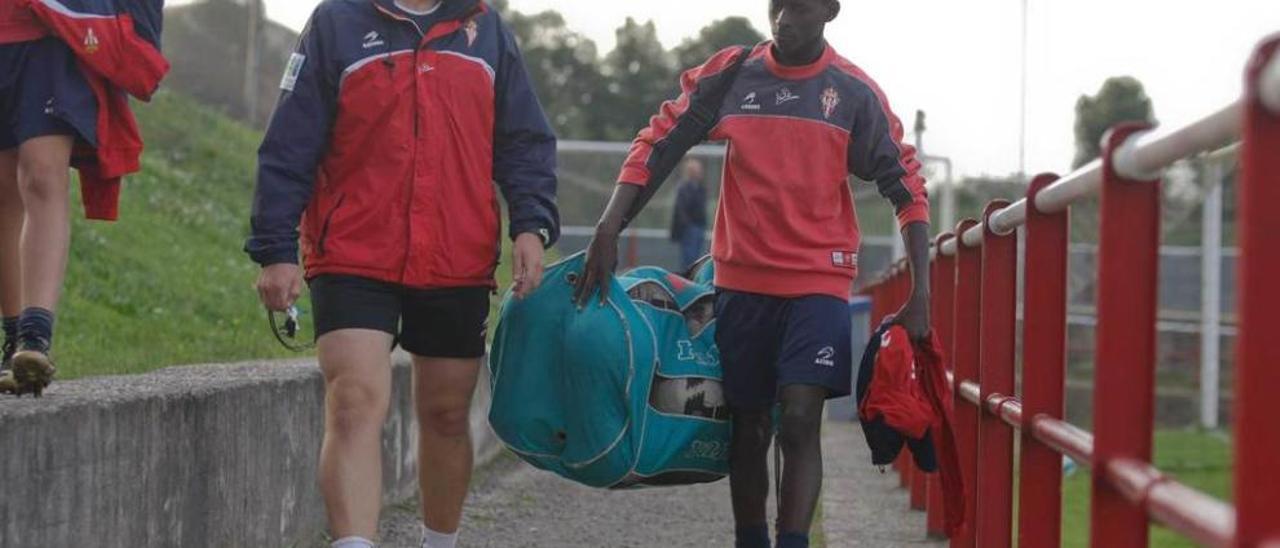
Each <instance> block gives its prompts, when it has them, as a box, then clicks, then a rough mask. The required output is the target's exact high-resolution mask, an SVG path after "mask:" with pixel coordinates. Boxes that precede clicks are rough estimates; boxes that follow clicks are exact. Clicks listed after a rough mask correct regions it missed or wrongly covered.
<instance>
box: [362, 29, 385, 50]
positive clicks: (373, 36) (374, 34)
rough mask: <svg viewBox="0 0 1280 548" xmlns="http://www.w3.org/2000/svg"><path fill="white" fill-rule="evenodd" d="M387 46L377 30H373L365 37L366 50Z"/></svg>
mask: <svg viewBox="0 0 1280 548" xmlns="http://www.w3.org/2000/svg"><path fill="white" fill-rule="evenodd" d="M385 45H387V43H386V42H384V41H383V40H382V36H379V35H378V31H376V30H371V31H369V34H366V35H364V49H370V48H376V47H378V46H385Z"/></svg>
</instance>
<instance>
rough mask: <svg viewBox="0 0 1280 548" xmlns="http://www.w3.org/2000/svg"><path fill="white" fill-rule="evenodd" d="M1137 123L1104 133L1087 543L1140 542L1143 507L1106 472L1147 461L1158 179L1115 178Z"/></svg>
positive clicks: (1144, 539)
mask: <svg viewBox="0 0 1280 548" xmlns="http://www.w3.org/2000/svg"><path fill="white" fill-rule="evenodd" d="M1148 128H1149V126H1146V125H1141V124H1119V125H1117V126H1115V127H1114V128H1112V130H1111V131H1110V132H1109V133H1108V134H1107V136H1106V137H1105V138H1104V140H1105V147H1104V156H1105V159H1104V161H1103V164H1104V165H1103V175H1102V207H1101V217H1102V219H1101V230H1100V231H1099V238H1098V239H1099V246H1098V252H1099V260H1098V293H1097V300H1098V303H1097V308H1098V326H1097V336H1096V337H1097V339H1096V340H1097V343H1096V346H1095V354H1094V392H1093V410H1094V411H1093V417H1094V421H1093V426H1094V442H1095V447H1094V466H1093V470H1092V473H1093V504H1092V507H1091V511H1092V519H1091V520H1090V524H1091V529H1090V533H1091V543H1090V544H1091V545H1092V546H1146V545H1147V537H1148V527H1149V526H1148V520H1147V514H1146V511H1145V510H1144V509H1143V508H1141V507H1139V506H1138V505H1136V504H1133V503H1131V502H1130V501H1128V500H1126V499H1125V497H1124V495H1123V493H1122V492H1121V491H1120V490H1119V489H1117V488H1116V486H1115V482H1114V481H1113V478H1112V477H1111V470H1110V464H1111V462H1112V461H1115V460H1117V459H1127V460H1132V461H1139V462H1144V463H1148V462H1151V446H1152V430H1153V420H1154V416H1153V415H1154V408H1153V405H1154V395H1155V394H1154V393H1155V389H1154V376H1155V359H1156V306H1157V302H1156V288H1157V284H1158V282H1159V280H1158V275H1159V249H1160V183H1159V181H1158V180H1153V181H1136V180H1132V179H1126V178H1123V177H1122V176H1121V175H1120V174H1119V173H1117V171H1116V168H1115V159H1116V157H1117V154H1116V153H1117V151H1118V150H1119V149H1121V147H1122V146H1124V144H1125V142H1126V141H1127V140H1128V139H1129V138H1130V137H1131V136H1133V135H1134V134H1136V133H1139V132H1141V131H1144V130H1146V129H1148Z"/></svg>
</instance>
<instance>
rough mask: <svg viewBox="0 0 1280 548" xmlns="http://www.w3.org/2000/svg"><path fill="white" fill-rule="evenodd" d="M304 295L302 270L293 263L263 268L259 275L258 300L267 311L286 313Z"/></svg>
mask: <svg viewBox="0 0 1280 548" xmlns="http://www.w3.org/2000/svg"><path fill="white" fill-rule="evenodd" d="M301 294H302V269H301V268H299V267H298V265H296V264H293V263H279V264H273V265H270V266H266V267H263V268H262V273H261V274H259V275H258V299H259V300H261V301H262V304H263V305H265V306H266V307H267V310H272V311H275V312H284V311H285V310H288V309H289V307H290V306H293V303H294V302H295V301H297V300H298V296H299V295H301Z"/></svg>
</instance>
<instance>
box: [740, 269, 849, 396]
mask: <svg viewBox="0 0 1280 548" xmlns="http://www.w3.org/2000/svg"><path fill="white" fill-rule="evenodd" d="M849 314H850V313H849V304H848V303H847V302H845V301H843V300H841V299H837V298H835V297H832V296H828V295H810V296H805V297H796V298H782V297H770V296H767V295H757V294H753V293H743V292H739V291H730V290H725V289H720V290H718V291H717V294H716V346H718V347H719V348H720V361H721V364H722V365H723V367H724V392H725V399H726V400H727V402H728V404H729V406H730V407H731V408H736V409H760V408H763V407H769V406H771V405H773V403H774V402H775V401H776V400H777V395H778V390H779V389H781V388H782V387H784V386H789V385H795V384H801V385H813V386H821V387H824V388H826V389H827V397H829V398H838V397H841V396H847V395H849V393H850V392H851V391H852V390H851V389H852V381H853V358H852V349H851V348H850V347H851V345H852V342H851V340H850V336H851V335H850V334H851V331H850V329H852V326H851V322H852V320H851V318H850V316H849Z"/></svg>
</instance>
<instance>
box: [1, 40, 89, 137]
mask: <svg viewBox="0 0 1280 548" xmlns="http://www.w3.org/2000/svg"><path fill="white" fill-rule="evenodd" d="M97 123H98V101H97V98H96V97H94V95H93V90H92V89H91V88H90V87H89V84H88V83H87V82H86V81H85V79H84V74H83V73H81V72H80V67H79V65H78V64H77V62H76V57H75V52H73V51H71V48H69V47H67V45H66V44H64V43H63V42H62V41H61V40H58V39H57V38H42V39H40V40H33V41H30V42H17V43H13V44H0V150H9V149H11V148H14V147H16V146H18V145H20V144H22V143H24V142H26V141H27V140H29V139H33V138H36V137H43V136H46V135H72V136H75V137H76V138H77V139H79V140H81V141H83V142H86V143H88V144H91V145H92V144H96V143H97Z"/></svg>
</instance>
